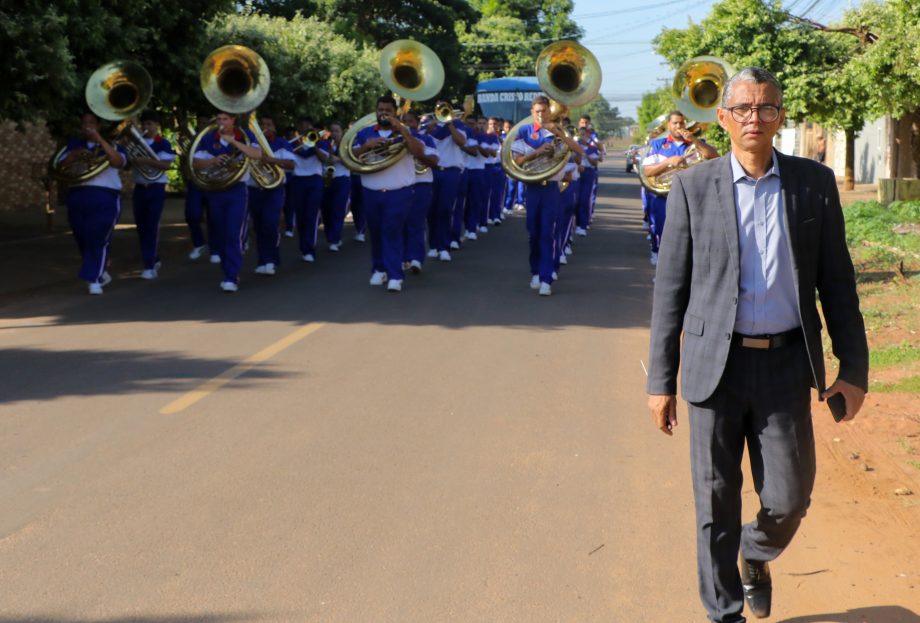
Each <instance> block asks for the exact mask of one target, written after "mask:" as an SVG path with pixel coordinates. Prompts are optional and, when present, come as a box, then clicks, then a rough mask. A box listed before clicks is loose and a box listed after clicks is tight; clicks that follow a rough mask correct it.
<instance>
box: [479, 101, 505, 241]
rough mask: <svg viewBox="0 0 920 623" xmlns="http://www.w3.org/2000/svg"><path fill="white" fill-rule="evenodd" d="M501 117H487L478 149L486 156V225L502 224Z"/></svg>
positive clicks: (503, 184)
mask: <svg viewBox="0 0 920 623" xmlns="http://www.w3.org/2000/svg"><path fill="white" fill-rule="evenodd" d="M500 131H501V119H499V118H498V117H489V120H488V121H487V123H486V133H485V135H484V137H483V144H482V145H481V146H480V149H481V150H482V151H483V153H484V154H485V156H486V180H487V183H486V187H487V188H488V191H487V192H488V198H487V199H486V201H485V203H486V206H487V207H486V209H485V210H483V213H484V214H483V217H484V218H485V221H486V224H487V225H496V226H498V225H501V224H502V199H503V194H504V190H505V170H504V169H503V168H502V160H501V155H500V153H499V152H501V147H502V142H501V138H500V136H499V132H500Z"/></svg>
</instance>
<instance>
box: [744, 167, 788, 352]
mask: <svg viewBox="0 0 920 623" xmlns="http://www.w3.org/2000/svg"><path fill="white" fill-rule="evenodd" d="M731 165H732V179H733V180H734V183H733V187H734V195H735V211H736V213H737V216H738V243H739V248H740V254H741V276H740V279H739V284H738V286H739V288H738V290H739V296H738V310H737V313H736V315H735V331H736V332H737V333H743V334H744V335H775V334H777V333H783V332H784V331H789V330H790V329H794V328H796V327H798V326H800V325H801V320H800V319H799V309H798V302H797V300H796V294H795V278H794V275H793V267H792V256H791V253H790V248H791V247H790V245H789V242H788V235H789V234H788V232H787V231H786V226H785V219H784V217H783V209H784V202H783V191H782V187H781V185H780V170H779V163H778V162H777V161H776V153H775V152H774V154H773V166H772V167H771V168H770V170H768V171H767V173H766V174H765V175H764V176H763V177H762V178H760V179H759V180H755V179H754V178H753V177H751V176H750V175H748V174H747V172H745V170H744V168H743V167H742V166H741V163H740V162H738V159H737V158H735V154H732V155H731Z"/></svg>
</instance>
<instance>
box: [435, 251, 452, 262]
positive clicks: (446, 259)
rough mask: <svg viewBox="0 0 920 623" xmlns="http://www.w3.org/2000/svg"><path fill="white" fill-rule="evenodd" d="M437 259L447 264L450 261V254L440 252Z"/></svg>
mask: <svg viewBox="0 0 920 623" xmlns="http://www.w3.org/2000/svg"><path fill="white" fill-rule="evenodd" d="M438 259H439V260H441V261H442V262H449V261H450V253H448V252H447V251H441V252H440V253H439V254H438Z"/></svg>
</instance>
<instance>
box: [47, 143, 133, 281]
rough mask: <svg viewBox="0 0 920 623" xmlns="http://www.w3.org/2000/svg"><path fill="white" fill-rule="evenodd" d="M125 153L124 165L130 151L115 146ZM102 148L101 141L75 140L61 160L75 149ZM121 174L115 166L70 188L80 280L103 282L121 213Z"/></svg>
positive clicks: (70, 214)
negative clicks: (78, 251)
mask: <svg viewBox="0 0 920 623" xmlns="http://www.w3.org/2000/svg"><path fill="white" fill-rule="evenodd" d="M113 147H115V149H116V150H117V151H118V153H119V154H121V157H122V162H123V166H124V165H126V164H127V163H128V152H127V151H125V149H124V147H122V146H121V145H113ZM80 148H83V149H87V150H89V151H91V152H92V151H96V150H97V149H98V150H101V149H102V147H101V146H99V144H98V143H92V142H90V141H87V140H85V139H74V140H72V141H70V142H69V143H68V144H67V148H66V149H65V150H64V152H63V153H62V154H61V160H63V159H64V158H66V157H67V156H68V155H69V154H70V152H72V151H73V150H75V149H80ZM121 187H122V184H121V177H120V176H119V175H118V169H116V168H115V167H106V169H105V170H104V171H103V172H102V173H100V174H99V175H96V176H95V177H93V178H90V179H88V180H86V181H84V182H80V183H78V184H74V185H73V186H71V187H70V188H68V189H67V200H66V202H67V218H68V221H69V222H70V229H71V231H72V232H73V237H74V239H75V240H76V241H77V247H79V249H80V256H81V257H82V260H83V261H82V263H81V264H80V273H79V275H80V279H83V280H84V281H88V282H89V283H102V281H103V279H102V275H103V273H105V266H106V263H107V262H108V259H109V258H108V256H109V245H110V244H111V242H112V233H113V232H114V231H115V225H116V223H118V217H119V215H120V214H121Z"/></svg>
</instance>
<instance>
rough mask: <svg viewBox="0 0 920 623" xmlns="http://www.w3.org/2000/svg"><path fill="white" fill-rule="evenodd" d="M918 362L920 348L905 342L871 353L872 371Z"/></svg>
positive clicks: (874, 350) (870, 363)
mask: <svg viewBox="0 0 920 623" xmlns="http://www.w3.org/2000/svg"><path fill="white" fill-rule="evenodd" d="M864 315H865V314H864ZM918 360H920V346H915V345H913V344H907V343H905V342H901V343H900V344H896V345H894V346H886V347H884V348H876V349H873V350H871V351H870V352H869V367H870V368H871V369H879V368H889V367H891V366H896V365H903V364H906V363H912V362H914V361H918Z"/></svg>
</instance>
